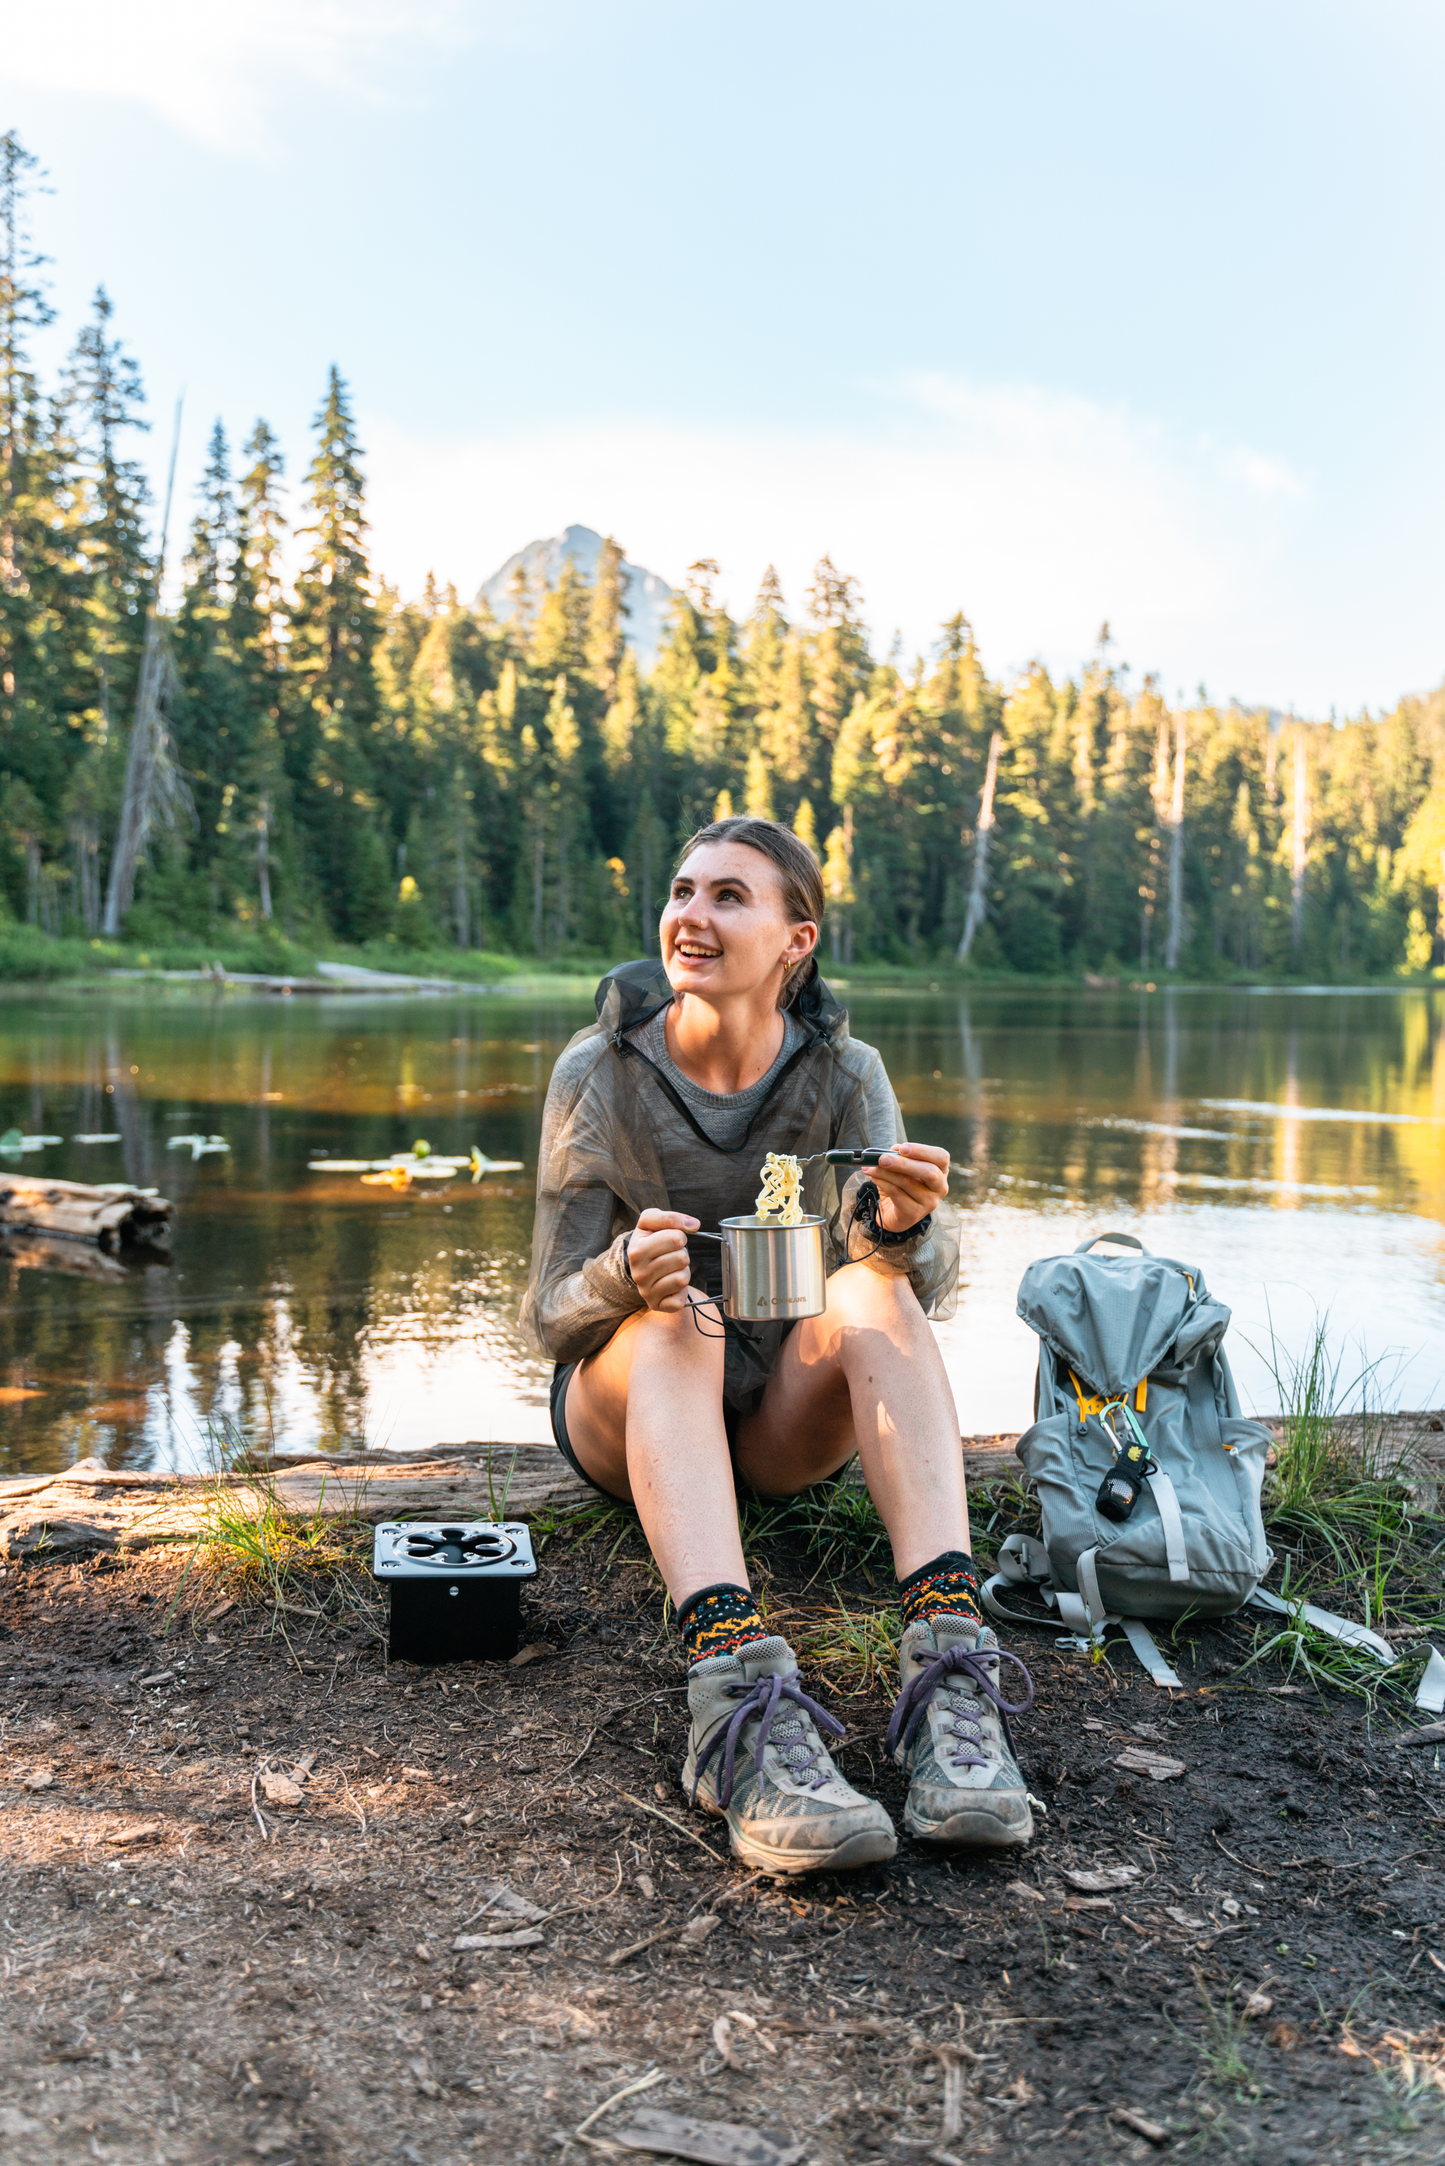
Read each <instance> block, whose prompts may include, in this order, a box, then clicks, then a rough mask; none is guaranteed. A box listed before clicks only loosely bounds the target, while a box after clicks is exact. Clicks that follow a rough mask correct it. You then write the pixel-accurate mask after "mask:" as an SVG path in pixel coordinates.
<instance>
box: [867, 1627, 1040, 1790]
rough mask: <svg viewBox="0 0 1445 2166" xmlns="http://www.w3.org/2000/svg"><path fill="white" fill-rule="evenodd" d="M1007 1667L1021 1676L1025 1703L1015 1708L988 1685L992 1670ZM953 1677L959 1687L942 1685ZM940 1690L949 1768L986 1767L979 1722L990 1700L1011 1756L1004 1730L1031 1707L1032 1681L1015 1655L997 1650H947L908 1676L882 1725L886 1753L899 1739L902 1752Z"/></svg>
mask: <svg viewBox="0 0 1445 2166" xmlns="http://www.w3.org/2000/svg"><path fill="white" fill-rule="evenodd" d="M1000 1662H1012V1663H1013V1665H1014V1667H1015V1669H1017V1670H1020V1671H1022V1673H1023V1680H1024V1683H1025V1685H1026V1686H1027V1687H1028V1698H1027V1699H1026V1700H1020V1701H1018V1702H1017V1704H1015V1702H1014V1701H1012V1700H1005V1699H1003V1698H1002V1697H1001V1696H1000V1693H999V1690H998V1686H997V1685H996V1684H995V1683H994V1677H995V1675H996V1674H997V1665H998V1664H999V1663H1000ZM953 1677H957V1678H959V1680H960V1684H957V1685H950V1684H949V1683H948V1680H949V1679H950V1678H953ZM940 1689H941V1690H942V1694H943V1699H942V1705H943V1707H944V1708H945V1709H946V1711H947V1713H948V1715H949V1717H950V1727H951V1729H952V1732H953V1735H952V1737H951V1738H950V1740H949V1744H950V1746H951V1748H952V1749H951V1750H950V1751H948V1753H947V1755H946V1756H947V1758H948V1759H949V1760H950V1761H951V1762H952V1764H953V1766H954V1767H987V1765H988V1757H987V1755H986V1754H985V1753H984V1752H983V1751H982V1749H981V1748H982V1745H983V1729H982V1719H983V1716H984V1713H985V1708H984V1702H985V1701H986V1700H991V1701H992V1703H993V1705H994V1706H995V1707H996V1708H997V1709H998V1712H999V1717H1000V1719H1001V1721H1002V1724H1003V1732H1004V1736H1005V1737H1006V1738H1007V1739H1008V1743H1009V1750H1010V1751H1012V1750H1013V1734H1012V1732H1011V1731H1010V1729H1009V1723H1008V1718H1009V1716H1010V1715H1026V1714H1027V1713H1028V1711H1029V1709H1030V1708H1031V1707H1032V1706H1033V1704H1034V1681H1033V1679H1032V1677H1030V1675H1029V1673H1028V1670H1027V1669H1026V1668H1025V1667H1024V1664H1023V1663H1022V1662H1021V1661H1020V1660H1019V1657H1018V1656H1017V1655H1011V1654H1007V1653H1005V1651H1004V1650H1003V1649H1002V1648H1001V1647H990V1648H987V1649H979V1648H976V1647H948V1648H945V1650H944V1652H943V1653H942V1654H941V1655H935V1657H934V1658H933V1660H932V1661H931V1662H927V1663H924V1664H923V1665H922V1666H921V1667H920V1668H918V1669H917V1670H915V1671H914V1673H913V1676H912V1678H911V1679H910V1681H909V1682H908V1683H907V1684H906V1685H905V1686H904V1688H903V1690H902V1691H901V1692H900V1693H899V1695H898V1699H897V1703H896V1705H895V1706H894V1709H893V1716H892V1720H891V1721H890V1722H889V1724H888V1735H887V1737H886V1739H885V1740H884V1750H885V1751H886V1752H890V1753H891V1752H892V1751H893V1750H894V1748H895V1747H896V1746H897V1745H898V1743H899V1741H900V1739H901V1741H902V1744H903V1746H904V1749H905V1750H906V1749H907V1748H908V1746H910V1745H911V1744H912V1743H913V1740H914V1738H915V1737H916V1736H917V1734H918V1730H919V1725H920V1724H921V1723H922V1721H923V1718H924V1716H925V1715H926V1714H927V1712H928V1706H929V1702H930V1701H931V1700H932V1698H933V1695H934V1693H935V1692H937V1691H939V1690H940Z"/></svg>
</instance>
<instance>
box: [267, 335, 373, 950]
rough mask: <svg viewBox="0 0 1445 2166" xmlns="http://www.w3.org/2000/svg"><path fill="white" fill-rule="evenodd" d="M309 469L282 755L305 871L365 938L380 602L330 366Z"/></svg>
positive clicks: (339, 916) (355, 466)
mask: <svg viewBox="0 0 1445 2166" xmlns="http://www.w3.org/2000/svg"><path fill="white" fill-rule="evenodd" d="M316 428H317V431H318V442H317V447H316V454H315V457H314V458H313V459H312V462H311V465H310V467H309V468H308V469H307V474H306V486H307V496H306V506H305V508H306V511H307V513H308V514H309V520H308V523H307V524H306V525H304V526H303V527H302V528H301V529H300V530H299V531H300V535H301V537H302V539H304V540H306V541H308V542H309V543H310V547H309V549H308V551H307V556H306V561H305V563H304V564H303V566H302V568H301V573H300V576H299V577H298V579H297V581H296V596H295V601H294V603H293V606H292V609H291V614H290V638H289V647H288V657H287V660H288V668H287V679H288V698H287V704H286V720H285V746H286V766H287V771H288V774H289V777H290V780H291V784H292V788H293V792H294V795H295V799H296V803H297V807H298V811H299V814H300V818H301V822H302V825H303V829H304V833H305V841H306V849H307V856H308V871H309V874H310V877H311V879H312V880H313V882H314V883H315V887H316V891H317V893H318V896H320V897H324V898H325V902H324V907H325V909H326V910H327V913H328V915H330V916H331V918H332V922H333V923H334V925H335V927H336V929H337V931H338V932H340V933H343V934H344V935H345V936H346V937H347V938H349V939H354V940H366V939H369V938H371V937H373V936H374V935H376V934H377V933H380V932H383V931H384V930H385V928H386V926H387V925H388V924H389V923H390V920H391V905H392V895H393V892H394V889H393V874H392V862H393V852H394V847H395V845H394V842H392V841H391V838H388V837H387V836H386V835H385V833H384V831H383V829H382V825H381V821H380V819H379V818H378V802H377V797H376V792H375V783H374V776H373V771H372V751H373V735H374V731H375V727H376V723H377V712H378V700H377V686H376V673H375V669H374V666H373V663H374V656H375V650H376V643H377V632H378V626H377V612H376V605H375V602H374V600H373V598H372V594H371V570H370V565H369V562H368V559H367V552H366V532H367V522H366V496H365V484H364V482H363V480H362V473H361V464H360V450H359V447H358V444H357V440H356V430H355V426H354V424H353V421H352V416H351V409H350V406H349V404H348V402H347V396H346V387H345V385H344V383H343V382H342V379H341V374H340V371H339V370H338V369H336V368H335V367H333V368H332V370H331V374H330V377H329V379H328V382H327V388H326V398H325V401H324V402H323V405H322V407H321V411H320V413H319V414H318V415H317V418H316Z"/></svg>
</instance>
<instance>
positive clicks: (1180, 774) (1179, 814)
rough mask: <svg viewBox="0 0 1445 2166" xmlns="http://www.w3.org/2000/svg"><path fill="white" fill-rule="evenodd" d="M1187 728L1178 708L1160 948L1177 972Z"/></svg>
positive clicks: (1169, 966)
mask: <svg viewBox="0 0 1445 2166" xmlns="http://www.w3.org/2000/svg"><path fill="white" fill-rule="evenodd" d="M1188 732H1189V724H1188V719H1187V717H1186V716H1185V713H1184V709H1183V708H1182V707H1181V708H1180V710H1179V712H1178V714H1177V715H1176V716H1175V717H1174V797H1173V802H1172V803H1171V805H1170V807H1169V937H1168V939H1167V941H1166V942H1165V947H1164V968H1165V969H1166V970H1177V969H1178V968H1179V951H1180V949H1181V948H1182V947H1183V945H1184V762H1185V756H1186V753H1187V751H1188Z"/></svg>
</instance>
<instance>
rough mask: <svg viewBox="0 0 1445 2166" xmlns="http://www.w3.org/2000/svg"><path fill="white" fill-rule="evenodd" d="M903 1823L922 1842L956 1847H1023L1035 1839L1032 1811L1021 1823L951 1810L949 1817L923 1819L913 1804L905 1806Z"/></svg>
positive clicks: (995, 1848)
mask: <svg viewBox="0 0 1445 2166" xmlns="http://www.w3.org/2000/svg"><path fill="white" fill-rule="evenodd" d="M903 1825H904V1827H905V1828H907V1830H908V1832H909V1834H910V1835H912V1836H913V1837H915V1838H916V1840H917V1841H919V1842H921V1843H938V1844H939V1845H940V1846H946V1847H948V1848H950V1849H955V1850H1021V1849H1022V1848H1023V1847H1024V1845H1025V1843H1030V1842H1032V1841H1033V1836H1034V1821H1033V1814H1032V1813H1026V1814H1025V1816H1024V1819H1023V1821H1022V1823H1018V1822H1009V1821H1006V1820H1000V1819H999V1818H998V1816H997V1814H995V1813H983V1812H959V1813H950V1814H949V1816H948V1818H947V1819H946V1820H938V1821H933V1822H929V1821H924V1820H920V1819H919V1818H918V1816H917V1814H916V1813H914V1811H913V1810H912V1808H911V1807H910V1806H907V1805H905V1806H904V1808H903Z"/></svg>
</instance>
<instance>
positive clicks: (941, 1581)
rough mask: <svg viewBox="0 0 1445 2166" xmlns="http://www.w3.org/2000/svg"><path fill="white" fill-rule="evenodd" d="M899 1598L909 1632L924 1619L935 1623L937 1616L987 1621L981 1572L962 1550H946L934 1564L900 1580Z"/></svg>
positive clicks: (935, 1559) (906, 1628) (904, 1622)
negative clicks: (980, 1589) (981, 1597)
mask: <svg viewBox="0 0 1445 2166" xmlns="http://www.w3.org/2000/svg"><path fill="white" fill-rule="evenodd" d="M898 1600H899V1605H900V1607H901V1608H902V1611H903V1629H904V1631H905V1632H906V1631H907V1630H908V1627H909V1626H910V1625H911V1624H917V1623H918V1622H919V1620H920V1619H924V1620H927V1621H930V1622H931V1620H932V1619H933V1618H935V1617H976V1618H977V1620H978V1622H979V1623H980V1624H982V1623H983V1610H982V1608H981V1607H980V1604H979V1599H978V1573H977V1571H976V1570H975V1569H974V1562H973V1559H972V1557H970V1556H968V1555H967V1554H966V1552H965V1551H963V1550H961V1549H946V1550H945V1551H944V1552H943V1555H942V1556H941V1557H935V1558H934V1560H933V1562H932V1563H931V1564H921V1565H920V1566H919V1567H918V1570H917V1571H916V1572H910V1573H909V1575H908V1577H907V1579H900V1580H899V1582H898Z"/></svg>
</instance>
